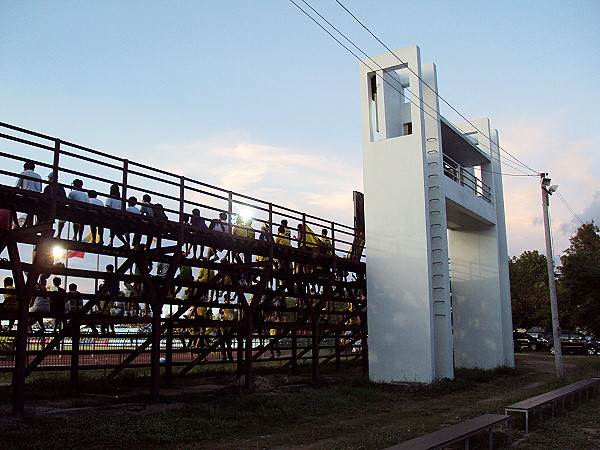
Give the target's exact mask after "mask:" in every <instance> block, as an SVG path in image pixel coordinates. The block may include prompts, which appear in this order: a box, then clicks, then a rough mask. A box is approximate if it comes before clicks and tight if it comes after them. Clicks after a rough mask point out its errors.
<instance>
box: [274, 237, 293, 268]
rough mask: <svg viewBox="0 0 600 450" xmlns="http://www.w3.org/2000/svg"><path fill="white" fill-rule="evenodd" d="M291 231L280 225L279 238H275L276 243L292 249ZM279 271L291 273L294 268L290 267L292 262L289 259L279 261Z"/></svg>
mask: <svg viewBox="0 0 600 450" xmlns="http://www.w3.org/2000/svg"><path fill="white" fill-rule="evenodd" d="M288 231H289V229H288V230H286V229H285V227H284V226H283V225H280V226H279V228H278V229H277V236H276V237H275V243H276V244H279V245H285V246H286V247H291V246H292V243H291V241H290V237H289V233H288ZM279 269H280V270H282V271H283V272H284V273H290V272H291V269H292V266H291V265H290V261H289V260H287V259H282V258H280V259H279Z"/></svg>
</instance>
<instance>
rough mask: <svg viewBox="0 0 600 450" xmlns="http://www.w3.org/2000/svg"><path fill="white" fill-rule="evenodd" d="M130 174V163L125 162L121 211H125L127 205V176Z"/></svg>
mask: <svg viewBox="0 0 600 450" xmlns="http://www.w3.org/2000/svg"><path fill="white" fill-rule="evenodd" d="M128 174H129V161H128V160H125V161H123V190H122V191H121V211H125V209H126V205H127V176H128Z"/></svg>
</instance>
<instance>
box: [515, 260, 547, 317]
mask: <svg viewBox="0 0 600 450" xmlns="http://www.w3.org/2000/svg"><path fill="white" fill-rule="evenodd" d="M508 269H509V274H510V296H511V300H512V302H511V303H512V315H513V326H514V327H515V328H525V329H528V328H530V327H532V326H540V327H543V328H546V329H549V328H551V315H550V291H549V290H548V266H547V264H546V257H545V256H544V255H541V254H540V253H539V252H538V251H537V250H533V251H526V252H523V253H522V254H521V256H519V257H518V258H517V257H516V256H513V257H512V258H510V259H509V260H508Z"/></svg>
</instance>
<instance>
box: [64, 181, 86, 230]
mask: <svg viewBox="0 0 600 450" xmlns="http://www.w3.org/2000/svg"><path fill="white" fill-rule="evenodd" d="M71 186H73V189H72V190H71V192H69V195H68V198H69V199H70V200H76V201H78V202H82V203H89V202H90V198H89V197H88V195H87V192H85V191H84V190H83V181H82V180H80V179H79V178H76V179H75V180H73V183H71ZM73 240H74V241H81V240H83V224H82V223H73Z"/></svg>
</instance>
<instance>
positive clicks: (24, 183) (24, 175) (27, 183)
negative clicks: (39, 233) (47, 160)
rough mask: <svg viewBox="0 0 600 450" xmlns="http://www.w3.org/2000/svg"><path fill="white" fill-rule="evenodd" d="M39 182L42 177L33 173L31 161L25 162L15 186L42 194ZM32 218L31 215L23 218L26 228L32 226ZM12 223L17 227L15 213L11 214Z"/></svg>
mask: <svg viewBox="0 0 600 450" xmlns="http://www.w3.org/2000/svg"><path fill="white" fill-rule="evenodd" d="M41 180H42V177H41V176H40V175H39V174H38V173H37V172H36V171H35V164H34V163H33V161H25V164H23V172H21V174H20V175H19V179H18V180H17V184H16V185H15V186H16V187H17V188H19V189H24V190H26V191H33V192H42V181H41ZM33 218H34V216H33V215H32V214H27V216H25V226H26V227H27V226H31V225H33ZM13 222H14V224H15V226H17V227H18V226H19V222H18V220H17V215H16V213H14V214H13Z"/></svg>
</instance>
